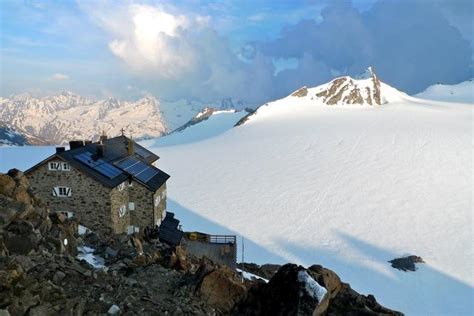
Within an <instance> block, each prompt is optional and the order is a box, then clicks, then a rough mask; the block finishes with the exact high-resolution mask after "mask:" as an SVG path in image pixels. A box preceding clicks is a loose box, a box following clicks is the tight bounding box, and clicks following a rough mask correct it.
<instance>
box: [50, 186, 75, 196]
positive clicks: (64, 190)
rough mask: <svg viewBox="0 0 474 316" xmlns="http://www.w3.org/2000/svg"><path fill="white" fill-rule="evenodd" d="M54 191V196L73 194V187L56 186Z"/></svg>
mask: <svg viewBox="0 0 474 316" xmlns="http://www.w3.org/2000/svg"><path fill="white" fill-rule="evenodd" d="M52 193H53V196H59V197H69V196H72V192H71V188H68V187H54V188H53V192H52Z"/></svg>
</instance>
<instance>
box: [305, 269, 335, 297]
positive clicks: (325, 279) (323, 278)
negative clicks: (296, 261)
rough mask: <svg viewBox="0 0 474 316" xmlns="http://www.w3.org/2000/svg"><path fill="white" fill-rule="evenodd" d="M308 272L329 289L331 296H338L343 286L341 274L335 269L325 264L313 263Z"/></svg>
mask: <svg viewBox="0 0 474 316" xmlns="http://www.w3.org/2000/svg"><path fill="white" fill-rule="evenodd" d="M308 273H309V274H310V275H311V276H312V277H313V278H314V279H315V280H316V281H318V283H319V284H321V285H323V286H324V287H325V288H326V289H327V290H328V294H329V298H334V297H336V295H337V293H339V291H340V290H341V288H342V283H341V279H340V278H339V276H338V275H337V274H336V273H335V272H334V271H332V270H329V269H326V268H324V267H323V266H320V265H312V266H311V267H309V268H308Z"/></svg>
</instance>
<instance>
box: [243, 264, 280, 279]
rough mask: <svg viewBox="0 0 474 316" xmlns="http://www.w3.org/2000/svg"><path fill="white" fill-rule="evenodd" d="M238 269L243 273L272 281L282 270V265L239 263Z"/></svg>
mask: <svg viewBox="0 0 474 316" xmlns="http://www.w3.org/2000/svg"><path fill="white" fill-rule="evenodd" d="M237 267H238V268H239V269H241V270H243V271H246V272H250V273H252V274H255V275H258V276H259V277H262V278H264V279H266V280H270V279H271V278H272V277H273V276H274V275H275V274H276V273H277V271H278V269H280V267H281V265H278V264H264V265H261V266H259V265H257V264H255V263H247V262H245V263H241V262H240V263H237Z"/></svg>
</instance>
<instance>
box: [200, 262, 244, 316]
mask: <svg viewBox="0 0 474 316" xmlns="http://www.w3.org/2000/svg"><path fill="white" fill-rule="evenodd" d="M199 292H200V294H201V297H202V298H203V299H204V300H205V302H206V303H207V304H209V305H210V306H212V307H214V308H216V309H218V310H219V311H220V312H222V313H228V312H230V311H231V310H232V308H233V307H234V305H235V304H236V303H237V302H238V301H240V300H241V299H242V298H243V297H244V295H245V292H246V288H245V286H244V285H242V283H241V281H240V280H239V278H238V277H237V276H236V273H235V272H234V271H232V270H230V269H229V268H227V267H225V266H222V267H220V268H219V269H217V270H213V271H212V272H210V273H209V274H207V275H206V276H204V278H203V279H202V282H201V285H200V287H199Z"/></svg>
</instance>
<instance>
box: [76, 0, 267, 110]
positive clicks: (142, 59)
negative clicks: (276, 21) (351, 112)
mask: <svg viewBox="0 0 474 316" xmlns="http://www.w3.org/2000/svg"><path fill="white" fill-rule="evenodd" d="M100 5H101V6H102V7H97V6H96V4H95V3H90V2H86V3H85V4H83V5H82V8H83V9H84V10H85V11H86V12H87V13H89V15H90V16H91V17H92V18H93V20H94V21H95V22H96V23H97V24H98V25H100V26H101V27H102V29H103V30H104V31H105V32H106V34H107V37H108V39H107V41H108V48H109V50H110V52H111V53H112V54H113V55H114V56H116V57H117V58H119V59H120V60H121V61H122V62H123V64H124V65H125V66H126V69H127V70H128V71H129V73H130V75H131V77H132V79H131V80H133V81H134V84H135V85H138V84H139V85H140V86H142V87H144V88H145V89H148V90H150V92H152V93H155V94H157V95H159V96H160V97H162V98H165V99H176V98H188V99H198V100H202V101H220V99H223V98H227V97H232V98H236V99H244V98H245V100H246V101H247V102H248V103H252V104H257V103H259V102H263V101H265V99H266V97H267V96H268V95H269V94H271V93H270V91H269V90H270V88H269V86H270V79H271V78H272V74H273V65H272V63H271V58H267V59H265V58H264V57H263V56H260V57H257V56H255V55H253V56H252V61H251V62H244V61H242V60H241V59H240V58H239V56H238V55H237V54H236V53H235V52H234V51H233V50H232V48H231V47H230V44H229V40H228V38H226V37H224V36H221V35H219V34H218V33H217V32H216V30H215V29H213V28H212V27H211V26H210V23H209V22H210V17H208V16H202V15H197V14H192V13H189V14H186V15H184V14H182V13H180V12H178V10H177V9H176V8H174V7H170V6H168V7H165V6H159V5H154V6H152V5H143V4H122V5H119V6H107V5H108V4H107V3H105V4H104V3H101V4H100ZM104 5H105V6H106V7H103V6H104ZM254 78H260V80H259V81H255V80H254Z"/></svg>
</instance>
